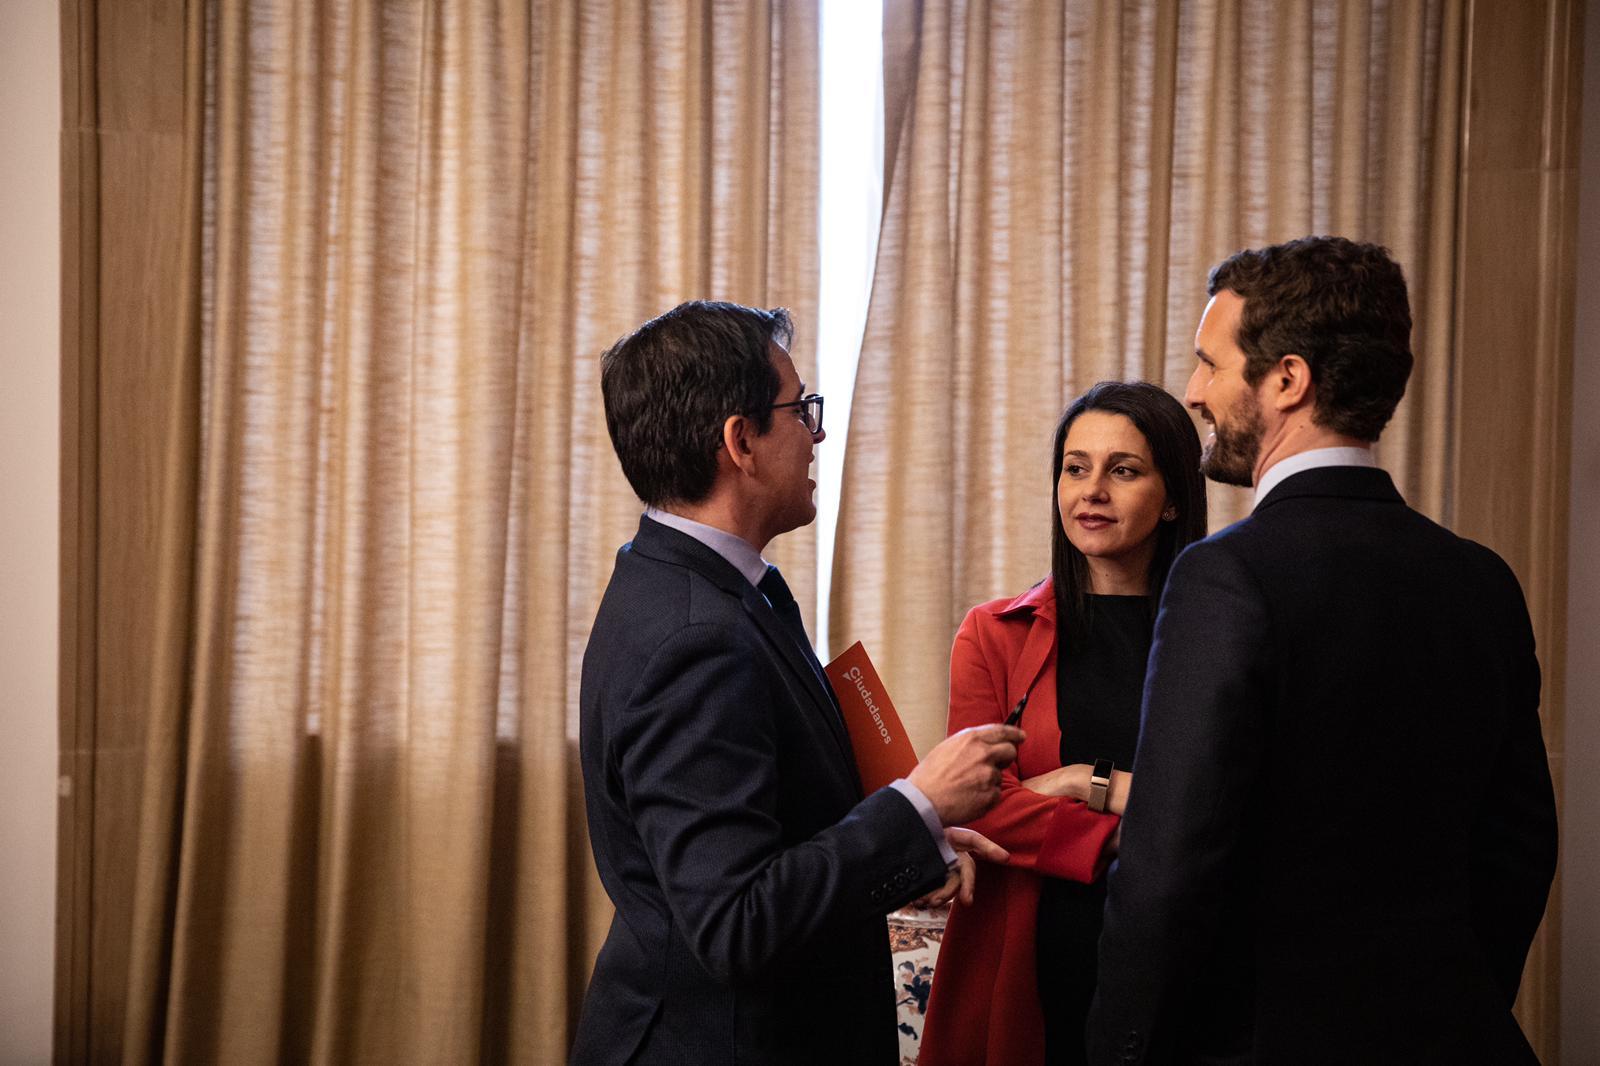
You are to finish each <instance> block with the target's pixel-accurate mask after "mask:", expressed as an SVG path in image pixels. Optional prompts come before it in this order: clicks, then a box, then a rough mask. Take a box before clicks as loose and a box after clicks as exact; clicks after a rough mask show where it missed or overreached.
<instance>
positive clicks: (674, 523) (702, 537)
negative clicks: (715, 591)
mask: <svg viewBox="0 0 1600 1066" xmlns="http://www.w3.org/2000/svg"><path fill="white" fill-rule="evenodd" d="M644 516H645V517H646V518H648V519H650V520H651V521H652V522H660V523H661V524H662V525H664V526H667V527H668V528H671V529H676V530H677V531H678V532H679V533H682V534H683V535H684V536H688V537H693V538H694V539H695V540H697V541H699V542H700V543H701V544H704V545H705V546H706V547H708V548H710V549H711V550H712V551H714V552H716V553H717V554H718V555H720V556H722V557H723V558H724V559H726V560H728V563H729V565H731V566H732V567H733V568H734V569H735V570H737V571H739V573H740V574H742V575H744V579H745V580H746V581H748V582H750V584H752V585H760V584H761V579H762V578H763V577H766V576H767V561H766V560H765V559H763V558H761V553H760V552H759V551H757V550H756V548H755V545H753V544H751V543H750V542H749V541H747V540H745V539H744V538H743V537H738V536H735V535H734V534H732V533H729V532H728V531H727V530H725V529H718V528H717V527H716V526H708V525H706V524H705V523H704V522H696V521H695V520H694V519H692V518H685V517H683V516H682V515H677V514H673V513H672V512H670V511H663V510H660V509H659V508H656V507H646V508H645V509H644Z"/></svg>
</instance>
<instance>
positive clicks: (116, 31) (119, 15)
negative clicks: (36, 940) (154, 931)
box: [56, 0, 194, 1062]
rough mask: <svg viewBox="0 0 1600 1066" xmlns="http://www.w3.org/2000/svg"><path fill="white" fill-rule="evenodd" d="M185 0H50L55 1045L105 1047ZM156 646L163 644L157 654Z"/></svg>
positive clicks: (176, 318)
mask: <svg viewBox="0 0 1600 1066" xmlns="http://www.w3.org/2000/svg"><path fill="white" fill-rule="evenodd" d="M189 6H190V3H189V0H63V3H62V15H61V23H62V59H63V62H62V94H63V101H64V105H63V115H62V125H63V129H62V272H63V277H62V292H63V298H62V384H63V389H62V405H63V410H62V478H63V485H62V490H63V491H62V517H61V529H62V541H61V542H62V579H61V619H62V621H61V654H62V660H61V701H60V705H61V732H60V736H61V770H60V772H61V775H62V777H63V778H64V780H65V781H66V782H68V785H69V787H68V788H67V789H66V790H64V792H65V794H64V795H63V797H62V801H61V802H62V812H61V830H60V847H59V851H58V879H59V886H58V892H59V908H58V914H59V917H58V929H57V966H56V1057H57V1059H59V1060H63V1061H69V1062H81V1061H93V1062H101V1061H114V1060H119V1059H120V1058H121V1057H122V1046H121V1045H122V1038H123V1019H124V1015H125V1004H126V998H127V982H128V973H129V958H130V947H131V937H132V905H133V896H132V886H133V884H134V881H135V877H134V874H135V867H136V863H137V860H138V845H137V842H138V840H139V836H140V833H139V828H140V827H139V821H140V810H141V796H140V781H141V779H142V776H143V771H144V743H145V735H144V730H145V723H146V721H147V720H148V718H149V706H150V701H151V699H152V698H155V694H156V692H157V687H156V685H155V684H154V683H153V678H152V672H153V671H154V670H155V669H156V668H157V666H156V664H157V663H158V661H162V660H161V656H160V655H159V653H158V651H157V649H156V648H155V647H154V642H155V641H156V640H157V639H159V634H158V632H157V627H155V626H153V625H152V618H153V615H154V614H155V609H156V606H157V604H158V603H160V601H161V599H162V586H163V584H164V583H165V582H169V581H171V580H173V579H174V578H175V577H176V578H178V579H180V580H181V579H182V578H183V577H184V576H185V575H184V574H183V571H182V568H181V567H180V568H177V569H175V568H174V566H173V565H172V555H173V540H172V538H171V536H170V535H166V534H165V533H164V529H163V522H162V516H163V514H164V513H167V512H166V511H164V509H170V508H171V506H172V503H173V501H172V498H171V485H172V469H171V464H172V458H173V455H174V452H173V449H172V447H171V442H172V439H173V438H172V417H173V414H174V411H175V410H176V409H177V407H176V405H175V404H174V397H175V396H178V395H182V394H183V393H182V390H183V389H184V383H185V381H186V380H189V378H190V377H192V371H193V367H192V366H190V365H189V364H190V363H191V362H192V360H193V357H194V353H193V352H192V350H191V347H190V346H189V345H188V343H187V342H188V338H187V337H186V336H185V333H184V328H185V317H184V316H185V313H186V306H185V303H184V298H185V293H186V292H187V289H186V288H185V286H186V284H187V279H186V275H185V264H184V263H183V261H182V257H183V256H184V254H185V251H186V245H185V242H184V238H185V234H186V232H187V228H188V226H187V220H186V219H185V218H184V212H185V211H186V210H188V206H187V205H186V204H185V198H184V183H185V180H186V178H185V173H184V165H185V159H184V154H183V152H184V120H185V113H184V107H185V100H186V96H185V94H186V92H187V91H189V89H190V87H191V86H192V84H194V83H192V82H191V83H190V84H189V85H186V81H185V78H186V62H185V20H186V17H187V13H188V9H189ZM169 658H170V657H169Z"/></svg>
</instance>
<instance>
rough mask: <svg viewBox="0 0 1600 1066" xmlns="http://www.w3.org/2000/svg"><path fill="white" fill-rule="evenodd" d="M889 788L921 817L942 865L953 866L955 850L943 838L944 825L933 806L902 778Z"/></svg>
mask: <svg viewBox="0 0 1600 1066" xmlns="http://www.w3.org/2000/svg"><path fill="white" fill-rule="evenodd" d="M889 787H890V788H892V789H894V790H895V791H896V792H898V793H900V795H902V796H904V797H905V798H906V799H908V800H910V801H911V806H913V807H915V808H916V809H917V813H918V814H920V815H921V816H922V824H923V825H925V826H927V827H928V834H929V835H930V836H932V837H933V842H934V843H935V844H937V845H939V855H940V857H941V858H943V859H944V864H945V865H946V866H954V865H955V861H956V849H955V848H952V847H951V846H950V842H949V841H948V840H946V839H945V838H944V823H943V822H941V821H939V812H938V811H936V810H934V809H933V804H932V803H931V802H929V800H928V797H927V796H925V795H923V794H922V789H920V788H918V787H917V786H916V785H913V784H912V783H911V782H910V781H908V780H907V779H906V778H903V777H901V778H896V779H895V780H893V781H890V782H889Z"/></svg>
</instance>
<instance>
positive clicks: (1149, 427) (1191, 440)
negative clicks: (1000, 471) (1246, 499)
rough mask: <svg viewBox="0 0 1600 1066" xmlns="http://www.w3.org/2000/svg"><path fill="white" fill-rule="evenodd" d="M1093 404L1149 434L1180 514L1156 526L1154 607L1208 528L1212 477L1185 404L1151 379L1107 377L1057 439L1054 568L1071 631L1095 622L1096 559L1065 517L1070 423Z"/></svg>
mask: <svg viewBox="0 0 1600 1066" xmlns="http://www.w3.org/2000/svg"><path fill="white" fill-rule="evenodd" d="M1085 411H1105V412H1107V413H1108V414H1114V415H1124V416H1126V417H1127V419H1128V421H1130V422H1132V423H1133V424H1134V427H1135V428H1136V429H1138V431H1139V432H1140V433H1142V434H1144V439H1145V442H1146V443H1148V444H1149V445H1150V457H1151V458H1152V459H1154V460H1155V464H1156V471H1157V473H1159V474H1160V475H1161V480H1162V482H1164V483H1165V485H1166V489H1167V498H1168V499H1169V500H1171V501H1172V506H1173V507H1174V508H1175V509H1176V510H1177V512H1178V516H1177V517H1176V518H1175V519H1173V520H1172V521H1170V522H1167V521H1162V522H1160V523H1159V525H1158V527H1157V530H1156V553H1155V557H1154V558H1153V559H1152V560H1151V561H1150V579H1149V582H1148V584H1147V585H1146V593H1145V595H1146V596H1147V597H1148V599H1149V601H1150V611H1151V614H1152V615H1153V614H1154V613H1155V609H1156V603H1157V602H1158V601H1159V600H1160V599H1161V589H1162V587H1163V586H1164V585H1166V583H1167V571H1168V570H1170V569H1172V560H1174V559H1176V558H1177V557H1178V553H1179V552H1181V551H1183V549H1184V548H1186V547H1188V546H1189V545H1190V544H1192V543H1194V542H1195V541H1197V540H1200V539H1201V538H1203V537H1204V536H1205V535H1206V479H1205V478H1204V477H1203V476H1201V474H1200V438H1199V436H1198V435H1197V434H1196V433H1195V429H1194V423H1193V422H1191V421H1190V420H1189V414H1188V412H1186V411H1185V410H1184V409H1183V405H1182V404H1181V403H1179V402H1178V401H1177V400H1175V399H1173V397H1172V396H1171V395H1170V394H1168V393H1167V391H1166V390H1165V389H1163V388H1161V387H1160V386H1157V385H1152V384H1150V383H1149V382H1147V381H1102V382H1100V384H1098V385H1096V386H1095V387H1094V388H1092V389H1090V390H1089V391H1088V392H1086V393H1084V394H1083V395H1082V396H1079V397H1078V398H1077V399H1076V400H1073V401H1072V402H1071V403H1070V404H1068V405H1067V409H1066V410H1065V411H1063V412H1061V420H1060V421H1059V422H1057V423H1056V437H1055V446H1054V448H1052V449H1051V453H1050V572H1051V575H1052V576H1053V577H1054V578H1055V586H1056V618H1057V619H1058V621H1057V625H1058V626H1061V627H1062V628H1063V629H1064V630H1065V631H1066V632H1069V633H1070V632H1077V631H1081V630H1082V629H1083V628H1084V627H1085V626H1086V625H1088V600H1087V599H1086V598H1085V596H1086V594H1087V593H1088V591H1089V562H1088V560H1087V559H1085V558H1084V556H1083V553H1082V552H1080V551H1079V550H1078V549H1077V548H1075V547H1073V545H1072V541H1070V540H1068V539H1067V532H1066V529H1065V528H1064V527H1063V526H1062V523H1061V498H1060V494H1059V493H1058V492H1057V486H1058V485H1060V483H1061V465H1062V460H1061V451H1062V449H1063V448H1064V447H1065V446H1066V443H1067V431H1068V430H1070V429H1071V428H1072V423H1073V422H1075V421H1077V419H1078V416H1079V415H1081V414H1083V413H1084V412H1085Z"/></svg>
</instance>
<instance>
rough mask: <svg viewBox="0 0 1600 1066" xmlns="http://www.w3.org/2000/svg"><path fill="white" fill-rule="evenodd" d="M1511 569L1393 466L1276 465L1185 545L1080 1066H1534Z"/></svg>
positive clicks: (1152, 687) (1538, 834) (1530, 857)
mask: <svg viewBox="0 0 1600 1066" xmlns="http://www.w3.org/2000/svg"><path fill="white" fill-rule="evenodd" d="M1538 707H1539V667H1538V663H1537V661H1536V660H1535V658H1534V645H1533V634H1532V630H1531V628H1530V625H1529V620H1528V612H1527V608H1526V607H1525V605H1524V602H1523V597H1522V591H1521V588H1520V586H1519V585H1518V584H1517V580H1516V578H1515V577H1514V576H1513V574H1512V572H1511V570H1510V569H1509V568H1508V567H1507V566H1506V564H1505V563H1504V562H1503V561H1502V560H1501V559H1500V558H1499V556H1497V555H1495V554H1494V553H1493V552H1492V551H1489V550H1488V549H1486V548H1484V547H1482V546H1480V545H1478V544H1474V543H1472V542H1471V541H1468V540H1464V539H1462V538H1460V537H1457V536H1455V535H1453V534H1452V533H1450V532H1449V531H1448V530H1445V529H1443V528H1441V527H1440V526H1438V525H1435V524H1434V523H1433V522H1430V521H1429V520H1428V519H1426V518H1424V517H1423V516H1422V515H1420V514H1418V513H1416V512H1415V511H1413V510H1411V509H1410V508H1408V507H1407V506H1406V505H1405V503H1404V502H1403V501H1402V500H1401V498H1400V495H1399V493H1397V492H1396V491H1395V488H1394V485H1393V483H1392V482H1391V481H1390V479H1389V476H1388V475H1387V474H1385V473H1384V472H1383V471H1381V470H1377V469H1371V468H1364V467H1324V468H1319V469H1312V470H1307V471H1303V472H1300V473H1297V474H1294V475H1291V476H1290V477H1288V478H1286V479H1285V480H1284V481H1283V482H1282V483H1281V484H1279V485H1278V486H1277V487H1276V488H1274V489H1273V490H1272V491H1271V492H1270V493H1269V494H1268V495H1267V497H1266V498H1265V499H1264V500H1262V501H1261V503H1260V505H1259V506H1258V507H1257V508H1256V510H1255V512H1254V513H1253V514H1252V515H1251V516H1250V517H1248V518H1246V519H1244V520H1243V521H1241V522H1238V523H1236V524H1235V525H1233V526H1230V527H1229V528H1227V529H1225V530H1223V531H1222V532H1220V533H1217V534H1215V535H1214V536H1212V537H1209V538H1207V539H1206V540H1204V541H1201V542H1199V543H1197V544H1195V545H1192V546H1191V547H1190V548H1189V549H1188V550H1187V551H1185V552H1184V553H1183V554H1182V555H1181V556H1180V557H1179V559H1178V560H1177V562H1176V563H1175V564H1174V566H1173V569H1172V572H1171V575H1170V577H1169V579H1168V582H1167V585H1166V589H1165V592H1164V594H1163V597H1162V601H1161V608H1160V612H1159V615H1158V617H1157V622H1156V629H1155V640H1154V645H1153V647H1152V650H1151V660H1150V665H1149V672H1148V674H1147V677H1146V681H1145V696H1144V710H1143V725H1142V731H1141V734H1140V739H1139V747H1138V754H1137V757H1136V760H1135V766H1134V786H1133V789H1132V792H1131V797H1130V800H1129V804H1128V808H1127V811H1126V816H1125V818H1124V821H1123V835H1122V842H1121V845H1122V849H1121V856H1120V858H1119V860H1118V862H1117V864H1116V865H1115V866H1114V867H1113V868H1112V871H1111V873H1110V875H1109V898H1108V901H1107V907H1106V924H1105V930H1104V933H1103V934H1102V938H1101V942H1100V969H1099V987H1098V992H1097V996H1096V1000H1095V1005H1094V1008H1093V1010H1092V1013H1091V1016H1090V1024H1089V1047H1090V1053H1091V1054H1090V1061H1092V1062H1096V1063H1174V1062H1181V1063H1188V1062H1206V1063H1263V1064H1265V1063H1294V1064H1297V1066H1300V1064H1317V1063H1330V1064H1331V1063H1353V1062H1360V1063H1363V1064H1371V1063H1407V1064H1413V1063H1451V1064H1460V1063H1495V1064H1508V1063H1518V1062H1533V1061H1534V1059H1533V1055H1532V1053H1531V1051H1530V1050H1529V1048H1528V1045H1527V1042H1526V1041H1525V1039H1524V1038H1523V1035H1522V1033H1521V1031H1520V1029H1519V1028H1518V1026H1517V1023H1516V1021H1515V1020H1514V1019H1513V1017H1512V1015H1511V1006H1512V1002H1513V1000H1514V999H1515V998H1516V994H1517V986H1518V982H1519V981H1520V979H1521V974H1522V967H1523V962H1524V960H1525V958H1526V955H1527V952H1528V947H1529V944H1530V942H1531V940H1532V938H1533V935H1534V932H1535V930H1536V929H1537V927H1538V925H1539V921H1540V918H1541V916H1542V915H1543V913H1544V907H1545V901H1546V897H1547V895H1548V892H1549V888H1550V881H1551V878H1552V876H1553V873H1554V869H1555V861H1556V821H1555V803H1554V797H1553V794H1552V789H1551V783H1550V774H1549V770H1548V765H1547V762H1546V757H1545V748H1544V743H1543V739H1542V736H1541V731H1540V722H1539V715H1538Z"/></svg>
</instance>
